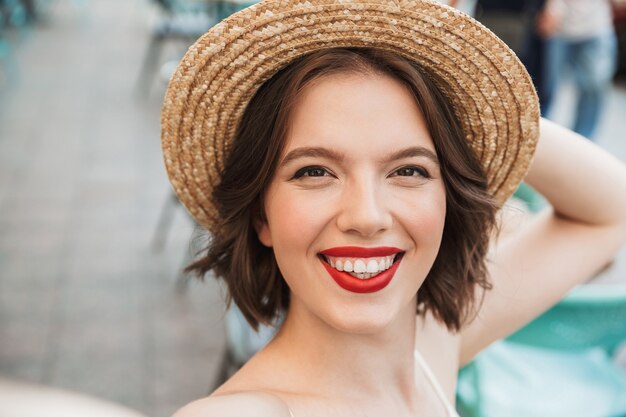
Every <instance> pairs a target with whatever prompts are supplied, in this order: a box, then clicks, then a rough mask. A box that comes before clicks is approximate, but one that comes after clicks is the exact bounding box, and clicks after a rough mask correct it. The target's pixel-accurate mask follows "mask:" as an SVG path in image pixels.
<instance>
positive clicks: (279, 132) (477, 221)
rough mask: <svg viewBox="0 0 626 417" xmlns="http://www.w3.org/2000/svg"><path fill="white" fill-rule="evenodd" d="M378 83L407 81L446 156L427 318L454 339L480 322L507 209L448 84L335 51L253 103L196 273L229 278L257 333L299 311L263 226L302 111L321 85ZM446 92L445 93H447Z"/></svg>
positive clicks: (304, 60)
mask: <svg viewBox="0 0 626 417" xmlns="http://www.w3.org/2000/svg"><path fill="white" fill-rule="evenodd" d="M346 72H347V73H359V74H378V75H385V76H389V77H391V78H393V79H395V80H398V81H400V82H401V83H402V84H403V85H405V86H406V87H408V89H409V90H410V91H411V92H412V94H413V96H414V98H415V101H416V103H417V105H418V107H419V108H420V109H421V111H422V113H423V115H424V119H425V121H426V124H427V126H428V130H429V131H430V134H431V137H432V140H433V142H434V145H435V149H436V151H437V156H438V158H439V161H440V167H441V173H442V177H443V180H444V184H445V189H446V206H447V207H446V218H445V225H444V230H443V237H442V242H441V247H440V249H439V253H438V255H437V257H436V259H435V262H434V264H433V266H432V268H431V270H430V272H429V273H428V276H427V277H426V280H425V281H424V283H423V285H422V286H421V288H420V289H419V291H418V294H417V309H416V311H417V313H418V314H425V313H426V312H428V311H430V312H432V314H433V315H434V317H436V318H437V319H438V320H440V321H441V322H443V323H444V324H445V325H446V326H447V328H448V329H450V330H451V331H458V330H459V329H460V328H461V327H462V325H463V323H465V322H466V320H468V319H469V318H471V317H473V313H474V312H475V311H476V307H477V300H478V299H477V294H481V293H482V294H484V292H485V291H477V290H478V289H479V288H478V287H481V288H482V289H483V290H488V289H490V284H489V280H488V276H487V268H486V253H487V249H488V245H489V237H490V235H491V232H492V229H493V228H494V226H495V213H496V210H497V207H496V205H495V204H494V202H493V199H492V197H491V196H490V195H489V193H488V192H487V180H486V178H485V175H484V174H483V172H482V169H481V166H480V164H479V163H478V161H477V160H476V158H475V156H474V154H473V153H472V152H471V150H470V149H469V146H468V145H467V143H466V141H465V140H464V137H463V131H462V129H461V127H460V124H459V122H458V119H457V116H456V115H455V113H454V110H453V107H452V106H451V104H450V102H449V100H448V99H447V97H446V96H445V93H444V92H445V84H443V83H442V81H441V80H439V79H437V78H435V77H434V75H433V74H430V73H429V72H427V71H426V70H424V69H423V68H421V67H419V66H418V65H416V64H415V63H412V62H410V61H408V60H407V59H405V58H403V57H401V56H399V55H397V54H394V53H392V52H387V51H381V50H377V49H371V48H334V49H327V50H323V51H318V52H314V53H311V54H309V55H306V56H304V57H301V58H299V59H298V60H296V61H294V62H292V63H291V64H289V65H288V66H287V67H285V68H283V69H282V70H280V71H279V72H278V73H277V74H275V75H274V76H273V77H272V78H271V79H270V80H268V81H267V82H265V83H264V84H263V85H262V86H261V88H260V89H259V90H258V92H257V93H256V94H255V96H254V97H253V98H252V100H251V101H250V103H249V105H248V107H247V108H246V110H245V112H244V115H243V117H242V120H241V123H240V125H239V127H238V130H237V133H236V136H235V139H234V141H233V143H232V145H231V147H230V150H229V155H228V158H227V160H226V163H225V165H224V169H223V172H222V173H221V182H220V184H219V185H218V186H217V187H215V189H214V190H213V194H212V198H213V200H214V202H215V205H216V207H217V209H218V212H219V220H218V221H217V222H216V223H215V226H214V227H213V228H212V230H210V231H209V232H210V233H211V235H210V236H211V237H210V241H209V245H208V248H207V249H206V251H204V253H203V254H202V256H201V257H200V258H199V259H198V260H196V261H195V262H193V263H192V264H191V265H189V266H188V267H187V271H188V272H195V273H196V274H197V275H198V276H200V277H201V278H202V277H204V276H205V274H206V273H207V272H209V271H211V270H212V271H214V273H215V275H216V276H217V277H220V278H222V279H224V281H225V282H226V285H227V287H228V292H229V297H228V303H230V302H231V301H234V302H235V303H236V304H237V306H238V307H239V308H240V309H241V311H242V313H243V314H244V316H245V317H246V319H247V321H248V322H249V323H250V325H251V326H252V327H253V328H254V329H257V328H258V325H259V323H263V324H272V323H275V320H276V319H277V317H279V315H280V314H282V313H284V311H286V309H287V308H288V306H289V288H288V286H287V284H286V283H285V281H284V279H283V277H282V275H281V272H280V270H279V269H278V265H277V264H276V260H275V258H274V254H273V251H272V249H271V248H268V247H265V246H264V245H262V244H261V242H260V241H259V239H258V237H257V233H256V229H255V225H258V224H261V222H263V221H264V220H265V214H264V210H263V207H264V203H263V198H264V195H265V191H266V190H267V188H268V186H269V184H270V182H271V180H272V177H273V174H274V171H275V169H276V166H277V164H278V162H279V158H280V156H281V155H282V151H283V148H284V146H285V138H286V135H287V129H288V126H289V121H290V117H291V112H292V110H293V107H294V104H295V102H296V100H297V99H298V97H299V94H300V93H301V92H302V90H303V89H304V88H305V87H306V86H307V85H309V84H310V83H311V81H313V80H316V79H319V78H321V77H324V76H327V75H330V74H337V73H346ZM437 86H444V88H443V89H442V90H443V91H442V90H440V89H439V88H438V87H437Z"/></svg>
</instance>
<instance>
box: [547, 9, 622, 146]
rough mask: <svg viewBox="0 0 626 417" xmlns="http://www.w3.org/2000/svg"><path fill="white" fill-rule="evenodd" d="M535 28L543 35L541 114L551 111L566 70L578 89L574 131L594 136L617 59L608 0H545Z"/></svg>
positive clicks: (548, 114)
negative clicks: (569, 72) (544, 41)
mask: <svg viewBox="0 0 626 417" xmlns="http://www.w3.org/2000/svg"><path fill="white" fill-rule="evenodd" d="M537 30H538V32H539V33H540V34H541V36H543V37H544V38H545V39H546V44H545V48H544V53H545V54H544V58H543V68H544V69H543V80H542V81H543V82H542V89H543V90H542V92H541V94H540V95H541V96H542V98H543V102H542V103H541V104H542V114H543V115H544V116H546V117H550V116H551V112H552V110H553V104H554V99H555V96H556V94H557V91H558V88H559V86H560V85H561V81H562V79H563V76H564V74H565V73H566V71H567V70H569V71H571V73H572V76H573V81H574V85H575V87H576V94H577V98H576V106H575V110H574V125H573V130H574V131H575V132H577V133H579V134H581V135H583V136H585V137H587V138H589V139H591V138H593V135H594V133H595V132H596V128H597V126H598V121H599V119H600V115H601V111H602V106H603V104H604V102H605V99H606V96H607V93H608V89H609V87H610V85H611V80H612V78H613V75H614V74H615V69H616V61H617V40H616V36H615V31H614V28H613V21H612V17H611V5H610V0H547V1H546V3H545V5H544V7H543V9H542V11H541V12H540V13H539V16H538V18H537Z"/></svg>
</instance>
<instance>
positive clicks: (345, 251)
mask: <svg viewBox="0 0 626 417" xmlns="http://www.w3.org/2000/svg"><path fill="white" fill-rule="evenodd" d="M400 252H402V249H398V248H394V247H391V246H379V247H376V248H362V247H360V246H338V247H336V248H329V249H325V250H323V251H321V252H320V253H321V254H322V255H327V256H345V257H346V258H373V257H375V256H390V255H395V254H396V253H400Z"/></svg>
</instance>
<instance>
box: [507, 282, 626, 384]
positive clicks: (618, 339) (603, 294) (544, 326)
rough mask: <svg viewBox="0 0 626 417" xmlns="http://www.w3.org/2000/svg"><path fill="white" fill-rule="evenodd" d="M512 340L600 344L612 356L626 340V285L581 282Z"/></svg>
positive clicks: (561, 345) (563, 346)
mask: <svg viewBox="0 0 626 417" xmlns="http://www.w3.org/2000/svg"><path fill="white" fill-rule="evenodd" d="M508 340H509V341H511V342H515V343H518V344H524V345H529V346H536V347H545V348H549V349H558V350H580V349H586V348H591V347H596V346H597V347H601V348H603V349H604V350H605V351H606V352H607V354H608V355H610V356H612V355H613V354H614V353H615V350H616V349H617V348H618V347H619V345H620V344H622V343H624V342H626V285H615V284H613V285H610V284H606V285H600V284H598V285H591V284H589V285H581V286H579V287H577V288H575V289H574V290H572V291H571V292H570V293H569V294H568V295H567V296H566V297H565V298H564V299H563V300H561V302H559V303H558V304H557V305H555V306H554V307H552V308H551V309H550V310H548V311H547V312H546V313H544V314H543V315H541V316H540V317H538V318H537V319H535V320H534V321H532V322H531V323H529V324H528V325H526V326H525V327H523V328H522V329H521V330H519V331H518V332H516V333H514V334H513V335H511V336H510V337H509V338H508ZM624 395H625V396H626V391H625V393H624Z"/></svg>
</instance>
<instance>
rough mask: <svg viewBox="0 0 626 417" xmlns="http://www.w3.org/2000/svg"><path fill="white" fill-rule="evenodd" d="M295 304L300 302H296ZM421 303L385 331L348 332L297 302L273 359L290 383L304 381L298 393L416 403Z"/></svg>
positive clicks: (269, 350)
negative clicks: (276, 358)
mask: <svg viewBox="0 0 626 417" xmlns="http://www.w3.org/2000/svg"><path fill="white" fill-rule="evenodd" d="M294 301H295V302H294ZM414 306H415V300H414V299H413V301H412V303H409V304H408V305H407V307H406V308H405V309H404V310H403V311H400V312H399V314H397V316H396V317H395V318H394V320H393V321H392V322H391V323H388V324H387V325H385V326H384V327H383V328H382V329H377V330H373V331H367V332H360V333H355V332H348V331H344V330H340V329H337V328H334V327H332V326H330V325H328V323H326V322H325V321H323V320H322V319H320V318H319V317H318V316H316V315H314V314H311V313H310V312H309V311H308V310H307V309H306V308H305V307H304V306H303V305H302V304H300V303H298V301H297V300H293V299H292V304H291V307H290V310H289V313H288V314H287V317H286V319H285V322H284V324H283V326H282V328H281V330H280V332H279V333H278V334H277V336H276V337H275V338H274V339H273V340H272V342H271V343H270V344H269V345H268V347H267V349H266V350H267V353H268V354H270V353H272V352H273V353H275V354H277V355H278V354H279V355H281V362H282V363H284V365H285V372H287V374H288V375H289V374H291V372H292V371H291V370H297V376H294V378H289V379H290V380H293V381H302V383H303V387H302V388H300V387H297V386H294V385H292V387H293V388H294V390H296V389H297V390H298V391H301V392H307V391H308V392H311V391H312V390H315V392H311V394H313V395H318V396H320V397H325V398H334V397H337V396H338V395H337V394H340V396H341V397H342V398H352V399H353V400H355V401H362V400H367V399H370V400H371V399H372V398H381V397H382V396H383V393H384V396H385V397H387V398H394V399H396V400H397V401H399V402H400V401H401V402H402V403H404V404H409V405H410V404H414V403H415V401H416V398H415V396H416V393H417V392H418V390H417V389H416V384H415V370H414V366H415V365H414V356H413V351H414V349H415V338H414V335H415V325H416V312H415V307H414Z"/></svg>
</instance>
